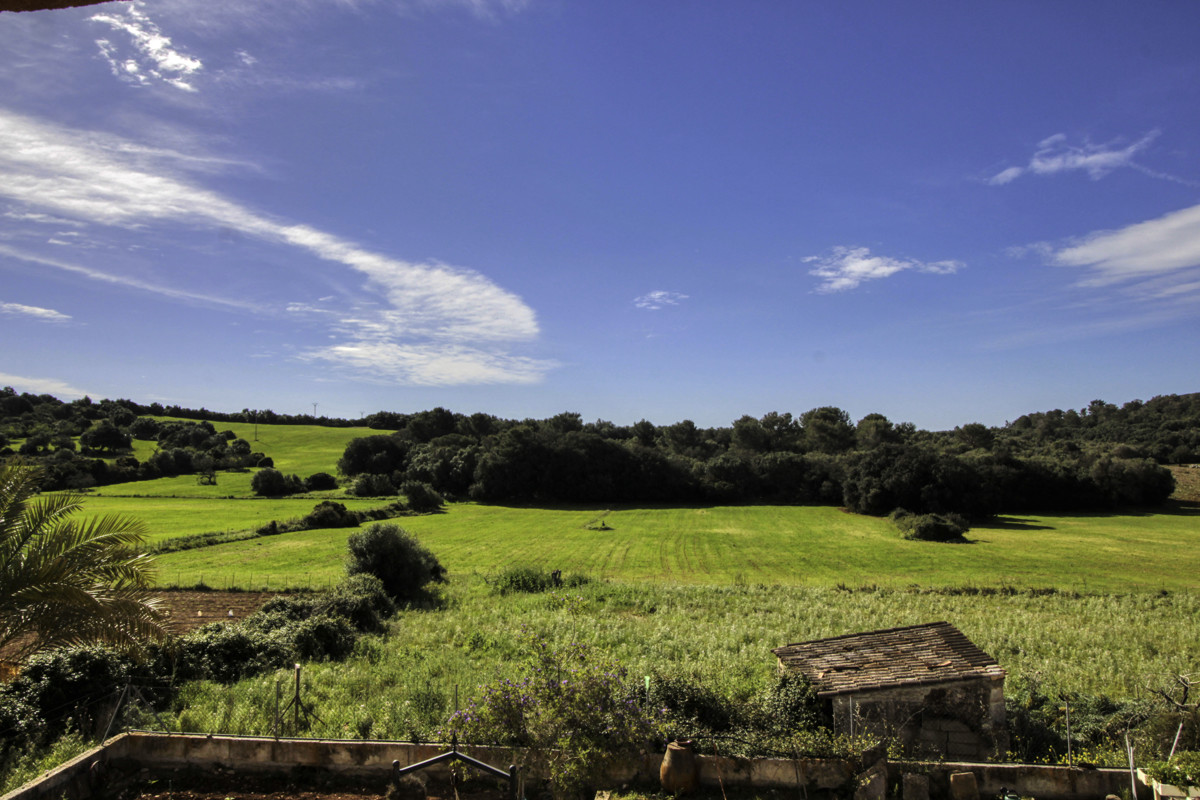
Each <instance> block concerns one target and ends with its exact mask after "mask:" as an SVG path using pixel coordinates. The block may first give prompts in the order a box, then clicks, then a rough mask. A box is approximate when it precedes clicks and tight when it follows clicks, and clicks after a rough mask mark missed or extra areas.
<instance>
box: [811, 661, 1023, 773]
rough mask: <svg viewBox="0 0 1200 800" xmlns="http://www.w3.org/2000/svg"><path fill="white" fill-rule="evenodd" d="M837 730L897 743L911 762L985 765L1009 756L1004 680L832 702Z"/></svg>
mask: <svg viewBox="0 0 1200 800" xmlns="http://www.w3.org/2000/svg"><path fill="white" fill-rule="evenodd" d="M832 710H833V727H834V730H836V731H839V732H844V733H849V732H850V731H851V725H852V723H851V718H852V717H853V730H854V733H855V735H863V734H874V735H875V736H878V737H879V738H881V739H893V738H894V739H897V740H898V741H899V742H900V743H901V745H902V747H903V749H904V753H905V755H906V756H908V757H911V758H951V759H963V760H966V759H970V760H973V761H983V760H986V759H988V758H993V757H995V756H996V755H997V754H1003V753H1005V752H1007V751H1008V745H1009V741H1008V729H1007V726H1006V724H1005V712H1004V679H1003V678H999V679H995V680H975V681H959V682H953V683H941V684H933V685H929V686H906V687H896V688H890V689H879V690H875V691H870V692H860V693H858V694H853V695H838V696H836V697H833V698H832Z"/></svg>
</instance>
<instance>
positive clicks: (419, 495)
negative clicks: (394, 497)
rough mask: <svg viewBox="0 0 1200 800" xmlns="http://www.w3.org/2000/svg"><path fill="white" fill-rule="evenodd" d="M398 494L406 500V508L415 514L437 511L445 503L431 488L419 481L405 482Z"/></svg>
mask: <svg viewBox="0 0 1200 800" xmlns="http://www.w3.org/2000/svg"><path fill="white" fill-rule="evenodd" d="M400 494H402V495H404V496H405V497H406V498H408V507H409V508H410V509H412V510H413V511H417V512H426V511H437V510H438V509H439V508H441V507H442V505H443V504H444V502H445V501H444V500H442V496H441V495H440V494H438V493H437V492H436V491H434V489H433V487H432V486H430V485H429V484H428V483H423V482H421V481H405V482H404V484H403V485H402V486H401V487H400Z"/></svg>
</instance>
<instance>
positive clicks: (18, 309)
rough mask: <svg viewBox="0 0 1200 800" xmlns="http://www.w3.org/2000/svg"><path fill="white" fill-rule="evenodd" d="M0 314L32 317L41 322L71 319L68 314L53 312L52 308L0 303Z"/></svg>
mask: <svg viewBox="0 0 1200 800" xmlns="http://www.w3.org/2000/svg"><path fill="white" fill-rule="evenodd" d="M0 314H15V315H17V316H22V317H33V318H34V319H38V320H41V321H42V322H67V321H68V320H70V319H71V315H70V314H63V313H62V312H60V311H55V310H54V309H52V308H40V307H39V306H26V305H22V304H21V303H0Z"/></svg>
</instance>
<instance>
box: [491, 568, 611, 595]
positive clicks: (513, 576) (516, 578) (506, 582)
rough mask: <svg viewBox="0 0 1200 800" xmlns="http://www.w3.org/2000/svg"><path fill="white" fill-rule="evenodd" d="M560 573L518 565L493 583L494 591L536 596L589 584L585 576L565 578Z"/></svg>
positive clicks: (508, 569)
mask: <svg viewBox="0 0 1200 800" xmlns="http://www.w3.org/2000/svg"><path fill="white" fill-rule="evenodd" d="M557 572H558V571H557V570H555V571H554V572H551V571H549V570H546V569H542V568H541V567H531V566H526V565H517V566H511V567H507V568H506V569H505V570H504V571H503V572H501V573H500V574H499V575H498V576H497V577H496V579H495V581H493V582H492V591H493V592H495V593H496V594H509V593H511V592H525V593H528V594H535V593H537V592H545V591H548V590H550V589H557V588H560V587H567V588H574V587H576V586H583V585H584V584H585V583H587V582H588V578H587V577H586V576H584V575H568V576H567V577H566V578H563V577H562V576H561V574H556V573H557Z"/></svg>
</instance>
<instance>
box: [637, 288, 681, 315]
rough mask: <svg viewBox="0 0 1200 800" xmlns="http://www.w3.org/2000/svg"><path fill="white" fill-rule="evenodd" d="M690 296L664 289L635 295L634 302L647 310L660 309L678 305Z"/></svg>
mask: <svg viewBox="0 0 1200 800" xmlns="http://www.w3.org/2000/svg"><path fill="white" fill-rule="evenodd" d="M687 299H688V296H687V295H686V294H683V293H681V292H668V291H664V290H662V289H658V290H655V291H653V292H648V293H647V294H644V295H642V296H641V297H635V298H634V299H633V304H634V306H636V307H637V308H644V309H646V310H647V311H658V310H659V309H662V308H665V307H667V306H677V305H679V304H680V302H682V301H684V300H687Z"/></svg>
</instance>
